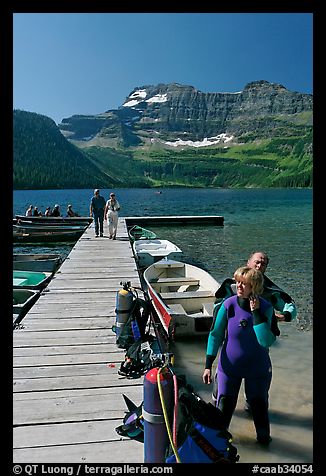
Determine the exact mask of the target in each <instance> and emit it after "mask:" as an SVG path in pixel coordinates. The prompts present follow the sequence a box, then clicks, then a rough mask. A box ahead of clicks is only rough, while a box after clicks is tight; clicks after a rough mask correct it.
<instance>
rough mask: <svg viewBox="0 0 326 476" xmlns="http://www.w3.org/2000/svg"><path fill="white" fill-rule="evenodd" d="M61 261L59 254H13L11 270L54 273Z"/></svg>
mask: <svg viewBox="0 0 326 476" xmlns="http://www.w3.org/2000/svg"><path fill="white" fill-rule="evenodd" d="M62 261H63V260H62V256H61V255H59V254H41V253H30V254H27V253H14V255H13V269H16V270H17V269H18V270H21V271H26V270H27V271H47V272H49V273H55V272H56V271H57V270H58V268H59V266H60V265H61V264H62Z"/></svg>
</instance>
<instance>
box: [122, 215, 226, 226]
mask: <svg viewBox="0 0 326 476" xmlns="http://www.w3.org/2000/svg"><path fill="white" fill-rule="evenodd" d="M125 220H126V222H127V225H128V227H129V226H133V225H140V226H148V225H169V226H172V225H217V226H223V225H224V217H223V216H220V215H198V216H196V215H184V216H182V215H181V216H155V217H154V216H151V217H146V216H142V217H125Z"/></svg>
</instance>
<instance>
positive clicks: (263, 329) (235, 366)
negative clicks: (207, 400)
mask: <svg viewBox="0 0 326 476" xmlns="http://www.w3.org/2000/svg"><path fill="white" fill-rule="evenodd" d="M259 302H260V308H259V309H258V310H256V311H254V312H251V310H250V306H249V300H248V299H243V298H239V297H237V296H232V297H229V298H227V299H226V300H225V301H224V302H223V304H222V305H221V307H220V309H219V311H218V313H217V316H216V319H215V322H214V324H213V326H212V329H211V331H210V333H209V337H208V342H207V353H206V366H205V367H206V368H211V367H212V364H213V361H214V359H215V357H216V355H217V353H218V350H219V348H220V347H221V345H222V348H221V352H220V355H219V360H218V366H217V372H216V379H217V390H218V392H217V406H219V408H220V409H221V410H222V411H224V413H225V416H226V421H227V424H229V423H230V420H231V418H232V414H233V411H234V409H235V406H236V403H237V398H238V393H239V389H240V385H241V382H242V379H244V384H245V393H246V396H247V400H248V401H249V402H250V404H251V407H252V412H253V418H254V422H255V425H256V423H257V422H258V423H257V425H258V427H260V426H261V425H262V426H263V427H265V428H264V429H263V430H262V432H261V433H264V434H265V433H266V434H267V433H269V422H268V414H267V409H268V391H269V387H270V383H271V379H272V364H271V360H270V357H269V352H268V348H269V347H270V346H271V345H272V344H273V342H274V341H275V336H274V334H273V333H272V331H271V320H272V314H273V308H272V306H271V304H270V303H269V302H268V301H266V300H265V299H263V298H259ZM222 397H223V398H224V400H225V401H226V402H227V404H226V405H225V403H224V406H223V404H222V407H221V405H220V402H221V399H222ZM256 402H258V403H257V404H256ZM258 407H259V411H258V415H256V417H255V413H257V412H256V411H255V410H256V408H258ZM262 413H263V415H262ZM262 420H263V421H264V422H263V423H259V421H262ZM257 425H256V430H257V434H258V433H259V430H258V429H257ZM267 427H268V428H267ZM268 436H269V435H268Z"/></svg>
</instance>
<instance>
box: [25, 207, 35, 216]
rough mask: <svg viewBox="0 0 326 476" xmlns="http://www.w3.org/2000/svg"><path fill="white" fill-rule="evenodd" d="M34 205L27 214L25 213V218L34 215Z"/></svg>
mask: <svg viewBox="0 0 326 476" xmlns="http://www.w3.org/2000/svg"><path fill="white" fill-rule="evenodd" d="M33 208H34V207H33V205H30V206H29V207H28V208H27V210H26V213H25V216H26V217H31V216H32V215H33Z"/></svg>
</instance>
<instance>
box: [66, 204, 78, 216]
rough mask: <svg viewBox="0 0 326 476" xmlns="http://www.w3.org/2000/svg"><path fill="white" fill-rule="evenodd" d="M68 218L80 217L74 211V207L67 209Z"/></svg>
mask: <svg viewBox="0 0 326 476" xmlns="http://www.w3.org/2000/svg"><path fill="white" fill-rule="evenodd" d="M67 217H79V215H78V213H76V212H74V211H73V209H72V205H68V207H67Z"/></svg>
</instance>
